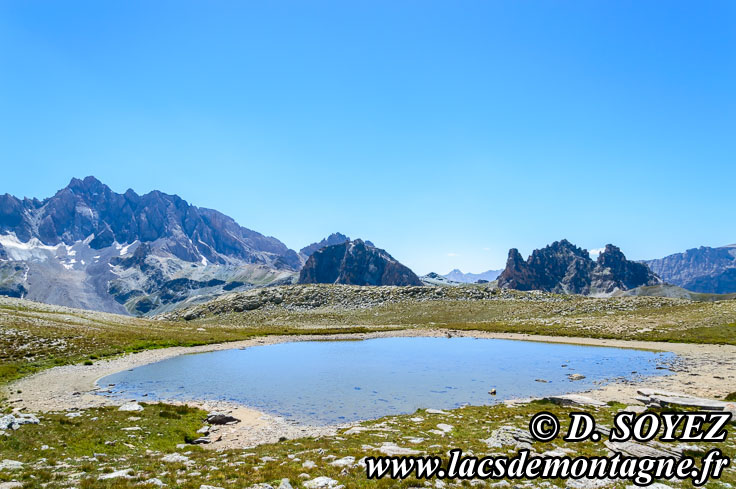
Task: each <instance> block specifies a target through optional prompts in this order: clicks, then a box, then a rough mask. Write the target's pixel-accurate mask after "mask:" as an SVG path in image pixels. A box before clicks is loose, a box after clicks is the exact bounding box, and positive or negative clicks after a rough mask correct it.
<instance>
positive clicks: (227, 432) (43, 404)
mask: <svg viewBox="0 0 736 489" xmlns="http://www.w3.org/2000/svg"><path fill="white" fill-rule="evenodd" d="M446 335H453V336H467V337H474V338H499V339H513V340H524V341H543V342H550V343H570V344H579V345H589V346H607V347H617V348H636V349H646V350H653V351H667V352H672V353H675V354H676V355H678V361H677V363H676V365H675V366H673V367H672V370H673V374H672V375H668V376H660V377H651V378H647V379H644V380H635V381H634V380H618V381H614V382H612V383H609V384H606V385H603V386H600V387H599V388H597V389H595V390H592V391H589V392H585V393H582V394H584V395H585V396H589V397H590V398H592V399H595V400H599V401H603V402H607V401H618V402H622V403H626V404H632V403H636V399H637V397H639V396H640V394H638V391H640V390H641V389H655V390H659V391H665V392H679V393H684V394H687V395H691V396H696V397H707V398H714V397H716V398H722V397H724V396H725V395H727V394H728V393H729V392H731V391H733V390H734V386H736V347H734V346H728V345H695V344H685V343H656V342H644V341H623V340H601V339H593V338H570V337H551V336H535V335H522V334H494V333H485V332H478V331H463V332H460V331H447V330H439V329H438V330H421V331H418V330H400V331H386V332H376V333H365V334H336V335H330V336H315V335H301V336H271V337H264V338H256V339H251V340H246V341H237V342H232V343H220V344H214V345H206V346H197V347H189V348H187V347H175V348H166V349H161V350H148V351H143V352H140V353H135V354H127V355H124V356H121V357H117V358H114V359H110V360H102V361H98V362H95V363H94V364H93V365H71V366H63V367H55V368H52V369H49V370H46V371H43V372H40V373H38V374H35V375H33V376H30V377H27V378H24V379H21V380H18V381H16V382H14V383H12V384H10V385H9V386H7V388H6V395H7V396H8V402H9V403H10V405H11V406H12V407H13V410H14V412H34V413H36V412H50V411H77V410H83V409H87V408H90V407H96V406H110V405H113V406H114V405H120V404H122V403H124V402H127V401H130V399H120V398H114V399H113V398H109V397H105V396H103V395H100V391H104V390H106V389H107V387H102V386H99V385H98V384H97V382H98V381H99V380H100V379H101V378H103V377H105V376H107V375H110V374H113V373H116V372H120V371H123V370H127V369H131V368H135V367H138V366H141V365H145V364H149V363H154V362H157V361H161V360H164V359H166V358H171V357H174V356H178V355H183V354H191V353H202V352H208V351H217V350H226V349H235V348H248V347H252V346H261V345H270V344H276V343H284V342H292V341H313V340H320V341H325V340H356V339H370V338H380V337H397V336H402V337H417V336H434V337H436V336H446ZM19 392H20V393H19ZM137 400H138V401H145V399H137ZM187 404H189V405H193V406H197V407H200V408H202V409H204V410H206V411H208V412H213V411H217V412H224V413H228V414H230V415H232V416H234V417H235V418H237V419H239V420H240V422H239V423H236V424H232V425H223V426H217V427H213V429H212V432H211V433H210V435H211V438H212V440H213V442H212V443H210V444H208V445H206V446H207V447H211V448H215V449H230V448H246V447H253V446H256V445H259V444H263V443H271V442H275V441H278V440H279V439H283V438H287V439H293V438H299V437H304V436H326V435H331V434H334V433H335V432H336V430H337V429H339V428H341V427H344V425H342V426H305V425H299V424H294V423H291V422H289V421H287V420H285V419H283V418H280V417H276V416H272V415H269V414H266V413H263V412H260V411H257V410H254V409H251V408H248V407H247V406H242V405H239V404H234V403H226V402H213V401H204V400H203V401H200V402H188V403H187ZM428 407H431V406H428ZM352 424H355V423H352Z"/></svg>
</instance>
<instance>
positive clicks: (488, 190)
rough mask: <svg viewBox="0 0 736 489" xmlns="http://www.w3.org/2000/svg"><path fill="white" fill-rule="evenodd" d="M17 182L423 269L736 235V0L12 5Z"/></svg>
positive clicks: (2, 80) (12, 188) (9, 154)
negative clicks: (363, 248)
mask: <svg viewBox="0 0 736 489" xmlns="http://www.w3.org/2000/svg"><path fill="white" fill-rule="evenodd" d="M0 114H2V115H1V116H0V167H1V169H2V170H1V176H0V183H1V185H0V193H4V192H8V193H11V194H14V195H17V196H34V197H47V196H50V195H52V194H53V193H54V192H55V191H56V190H57V189H59V188H61V187H63V186H65V185H66V184H67V183H68V181H69V179H70V178H71V177H73V176H77V177H83V176H85V175H90V174H91V175H95V176H97V177H98V178H100V179H101V180H102V181H104V182H105V183H107V184H108V185H110V186H111V187H112V188H113V189H114V190H116V191H119V192H122V191H125V190H126V189H127V188H129V187H130V188H133V189H135V190H136V191H137V192H139V193H143V192H146V191H149V190H152V189H160V190H162V191H165V192H168V193H176V194H179V195H180V196H182V197H183V198H185V199H186V200H188V201H189V202H191V203H193V204H196V205H199V206H205V207H211V208H215V209H218V210H220V211H222V212H224V213H226V214H228V215H230V216H232V217H234V218H235V219H236V220H237V221H238V222H240V223H241V224H242V225H244V226H246V227H249V228H251V229H255V230H257V231H260V232H262V233H265V234H269V235H273V236H276V237H278V238H279V239H281V240H282V241H284V242H285V243H286V244H287V245H288V246H290V247H292V248H296V249H298V248H300V247H302V246H304V245H306V244H308V243H310V242H312V241H315V240H318V239H320V238H322V237H324V236H325V235H327V234H329V233H330V232H333V231H341V232H344V233H346V234H348V235H350V236H352V237H363V238H367V239H370V240H372V241H374V242H375V243H376V244H377V245H378V246H380V247H383V248H386V249H387V250H388V251H389V252H390V253H392V254H393V255H394V256H395V257H396V258H398V259H400V260H401V261H402V262H404V263H406V264H407V265H409V266H410V267H412V268H414V270H415V271H417V272H419V273H425V272H428V271H432V270H434V271H438V272H442V273H444V272H447V271H448V270H449V269H451V268H455V267H459V268H462V269H463V270H465V271H475V272H479V271H482V270H486V269H489V268H502V267H503V265H504V263H505V260H506V254H507V251H508V249H509V248H510V247H517V248H519V249H520V250H521V252H522V253H523V254H525V255H526V254H527V253H529V252H530V251H531V250H532V249H533V248H536V247H540V246H543V245H545V244H547V243H549V242H551V241H553V240H556V239H560V238H567V239H569V240H571V241H573V242H574V243H576V244H578V245H580V246H583V247H586V248H589V249H592V248H598V247H601V246H603V245H605V244H606V243H608V242H612V243H615V244H617V245H619V246H621V248H622V249H623V250H624V252H625V253H626V254H627V255H628V256H629V257H630V258H635V259H643V258H654V257H660V256H663V255H666V254H669V253H673V252H677V251H682V250H685V249H687V248H690V247H695V246H699V245H714V246H715V245H723V244H728V243H732V242H736V228H735V227H734V221H735V219H734V216H735V215H736V198H735V197H734V195H735V194H736V192H734V187H735V186H736V2H733V1H707V2H696V1H691V2H677V1H663V0H662V1H646V2H642V1H622V0H615V1H613V0H611V1H604V0H599V1H588V0H585V1H548V0H535V1H511V0H509V1H505V2H495V1H488V0H484V1H478V2H473V1H460V2H450V1H443V2H432V1H426V0H422V1H410V0H402V1H398V2H397V1H349V2H345V1H335V2H325V1H321V0H314V1H309V2H304V1H293V2H286V1H274V2H255V1H254V2H248V1H238V2H223V1H207V2H202V1H196V2H186V1H172V2H166V1H148V0H145V1H125V2H112V1H109V2H107V1H102V2H101V1H97V0H94V1H89V2H78V1H64V2H44V1H27V0H22V1H14V0H3V1H2V2H0Z"/></svg>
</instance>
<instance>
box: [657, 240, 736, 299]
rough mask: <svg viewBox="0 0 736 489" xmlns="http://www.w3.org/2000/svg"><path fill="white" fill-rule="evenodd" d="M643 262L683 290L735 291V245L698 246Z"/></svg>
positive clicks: (714, 292)
mask: <svg viewBox="0 0 736 489" xmlns="http://www.w3.org/2000/svg"><path fill="white" fill-rule="evenodd" d="M644 263H646V264H647V265H648V266H649V268H651V269H652V271H653V272H654V273H656V274H657V275H659V276H660V277H662V280H664V281H665V282H667V283H670V284H674V285H678V286H680V287H682V288H683V289H687V290H690V291H693V292H703V293H711V294H729V293H733V292H736V244H733V245H729V246H722V247H720V248H710V247H705V246H701V247H700V248H693V249H691V250H687V251H685V252H684V253H676V254H674V255H669V256H666V257H664V258H660V259H658V260H647V261H645V262H644Z"/></svg>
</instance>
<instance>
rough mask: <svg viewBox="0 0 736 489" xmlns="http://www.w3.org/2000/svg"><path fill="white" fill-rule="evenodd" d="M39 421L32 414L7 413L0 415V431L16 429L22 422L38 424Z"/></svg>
mask: <svg viewBox="0 0 736 489" xmlns="http://www.w3.org/2000/svg"><path fill="white" fill-rule="evenodd" d="M39 422H40V421H39V420H38V418H37V417H35V416H34V415H32V414H24V413H17V414H8V415H5V416H0V431H4V430H17V429H18V428H20V427H21V426H22V425H24V424H38V423H39Z"/></svg>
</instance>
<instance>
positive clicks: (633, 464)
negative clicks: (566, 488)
mask: <svg viewBox="0 0 736 489" xmlns="http://www.w3.org/2000/svg"><path fill="white" fill-rule="evenodd" d="M449 454H450V458H449V461H448V462H447V464H444V463H443V459H442V458H441V457H436V456H426V457H408V456H401V457H396V456H387V457H367V458H366V459H365V464H366V475H367V476H368V479H381V478H383V477H389V478H392V479H407V478H409V477H415V478H417V479H432V478H438V479H537V478H539V479H582V478H591V479H627V480H630V481H632V482H634V483H635V484H637V485H648V484H651V483H652V482H653V481H654V480H655V479H672V478H677V479H680V480H684V479H691V480H692V483H693V485H695V486H702V485H703V484H704V483H705V482H706V481H708V479H711V478H713V479H718V478H719V477H720V475H721V472H722V471H723V469H724V468H725V467H727V466H728V465H729V463H730V459H729V458H728V457H724V456H723V455H722V454H721V451H720V450H718V449H713V450H711V451H709V452H708V453H707V454H705V455H704V456H703V457H702V458H700V464H699V467H700V468H698V464H696V460H695V459H694V458H692V457H682V458H677V457H672V456H666V457H628V456H622V455H621V454H615V455H613V456H610V457H575V458H571V457H567V456H563V457H558V456H531V455H530V452H529V450H520V451H519V452H518V454H517V455H515V456H514V457H511V458H509V457H505V456H502V457H483V458H478V457H472V456H468V457H464V456H463V454H462V450H459V449H454V450H450V452H449Z"/></svg>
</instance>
